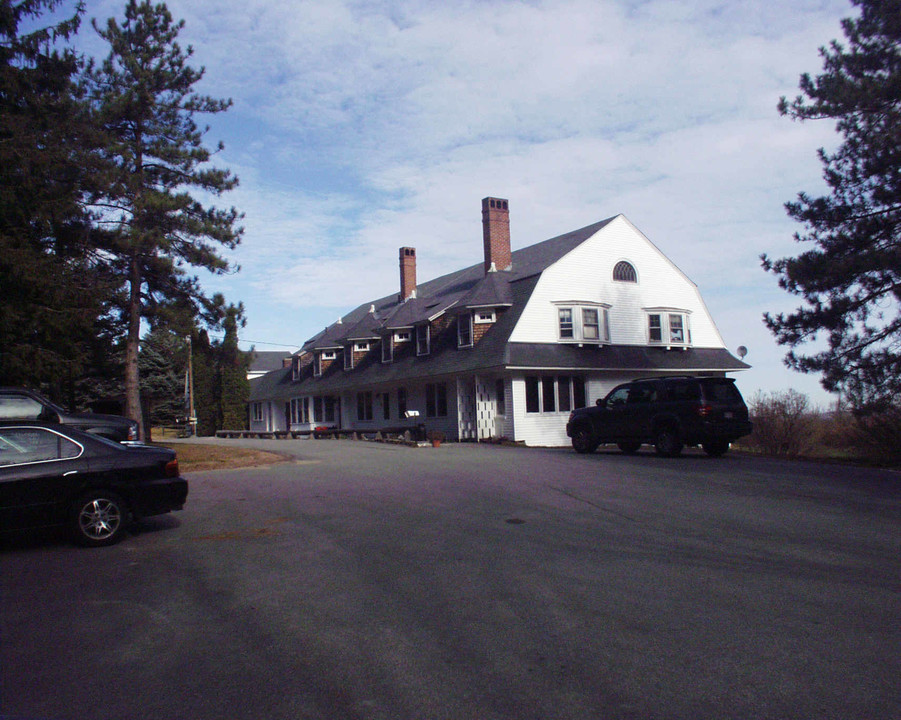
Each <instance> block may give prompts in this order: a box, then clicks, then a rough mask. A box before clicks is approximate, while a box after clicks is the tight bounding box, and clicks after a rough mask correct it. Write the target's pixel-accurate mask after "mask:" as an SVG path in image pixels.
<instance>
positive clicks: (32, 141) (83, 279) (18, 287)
mask: <svg viewBox="0 0 901 720" xmlns="http://www.w3.org/2000/svg"><path fill="white" fill-rule="evenodd" d="M60 4H61V3H60V2H59V1H58V0H23V1H21V2H12V1H11V0H0V378H2V381H3V382H4V383H7V384H21V385H33V386H40V387H43V388H44V389H45V390H51V391H53V392H52V394H54V395H56V396H57V398H59V395H61V394H63V388H62V385H67V388H66V394H71V392H72V382H73V379H74V378H77V377H78V376H79V375H80V374H81V373H82V371H83V370H84V369H85V366H86V365H87V364H89V363H90V357H91V356H92V355H93V354H95V352H96V348H95V347H94V346H95V345H96V342H97V338H99V337H102V338H106V334H105V333H104V332H103V331H102V330H101V329H100V327H99V325H98V324H99V323H102V322H103V318H104V317H105V316H106V314H107V309H106V306H105V299H106V298H108V297H109V296H110V294H111V292H112V290H111V287H110V286H109V284H108V283H107V281H108V276H107V275H106V274H105V273H104V272H103V270H102V268H100V267H98V265H97V263H96V262H94V259H93V257H92V247H93V242H94V239H93V238H92V232H93V231H92V229H91V224H90V219H89V217H88V215H87V213H86V212H85V210H84V207H83V205H82V202H81V201H82V198H83V196H84V192H85V185H86V183H87V178H88V172H87V170H88V168H89V167H90V150H91V146H90V142H89V141H90V131H89V128H90V125H89V123H88V122H87V115H86V112H85V109H84V106H83V104H82V103H81V101H80V98H79V95H78V92H77V87H76V83H75V79H76V77H77V74H78V72H79V71H80V69H81V62H80V59H79V57H78V56H77V55H76V53H75V52H74V51H73V50H72V49H71V48H70V47H68V46H67V45H66V43H67V42H68V40H69V39H70V38H71V36H72V35H73V34H74V33H75V32H76V30H77V28H78V25H79V21H80V15H81V12H82V6H81V4H79V5H77V6H76V8H75V10H74V14H73V15H72V16H71V17H69V18H68V19H65V20H63V21H61V22H57V23H55V24H51V25H47V26H44V27H38V28H37V29H35V30H33V31H31V32H22V30H21V28H22V27H23V26H24V25H25V24H26V23H30V24H32V25H36V26H40V23H41V20H42V18H43V17H44V16H45V15H46V14H49V13H51V12H52V11H54V10H56V9H58V6H59V5H60Z"/></svg>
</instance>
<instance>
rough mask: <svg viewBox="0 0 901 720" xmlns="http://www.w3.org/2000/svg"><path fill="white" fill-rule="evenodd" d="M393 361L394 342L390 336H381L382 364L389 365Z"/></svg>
mask: <svg viewBox="0 0 901 720" xmlns="http://www.w3.org/2000/svg"><path fill="white" fill-rule="evenodd" d="M393 360H394V342H393V341H392V338H391V335H383V336H382V362H383V363H389V362H392V361H393Z"/></svg>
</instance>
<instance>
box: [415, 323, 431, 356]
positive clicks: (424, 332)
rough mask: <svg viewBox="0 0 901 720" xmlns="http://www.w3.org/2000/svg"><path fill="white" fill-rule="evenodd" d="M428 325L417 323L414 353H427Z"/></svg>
mask: <svg viewBox="0 0 901 720" xmlns="http://www.w3.org/2000/svg"><path fill="white" fill-rule="evenodd" d="M429 341H430V338H429V326H428V325H417V326H416V354H417V355H428V354H429Z"/></svg>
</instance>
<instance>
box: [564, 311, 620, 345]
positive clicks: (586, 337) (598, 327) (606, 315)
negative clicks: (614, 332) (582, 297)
mask: <svg viewBox="0 0 901 720" xmlns="http://www.w3.org/2000/svg"><path fill="white" fill-rule="evenodd" d="M557 318H558V323H559V336H560V340H563V341H574V342H587V343H602V342H610V312H609V308H608V307H607V306H605V305H599V304H596V303H592V304H591V305H588V304H586V305H572V306H566V307H558V308H557Z"/></svg>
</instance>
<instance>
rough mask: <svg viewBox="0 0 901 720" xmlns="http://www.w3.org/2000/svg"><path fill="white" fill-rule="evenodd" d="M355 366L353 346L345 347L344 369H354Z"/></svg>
mask: <svg viewBox="0 0 901 720" xmlns="http://www.w3.org/2000/svg"><path fill="white" fill-rule="evenodd" d="M353 367H354V354H353V346H350V347H346V348H344V369H345V370H353Z"/></svg>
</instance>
